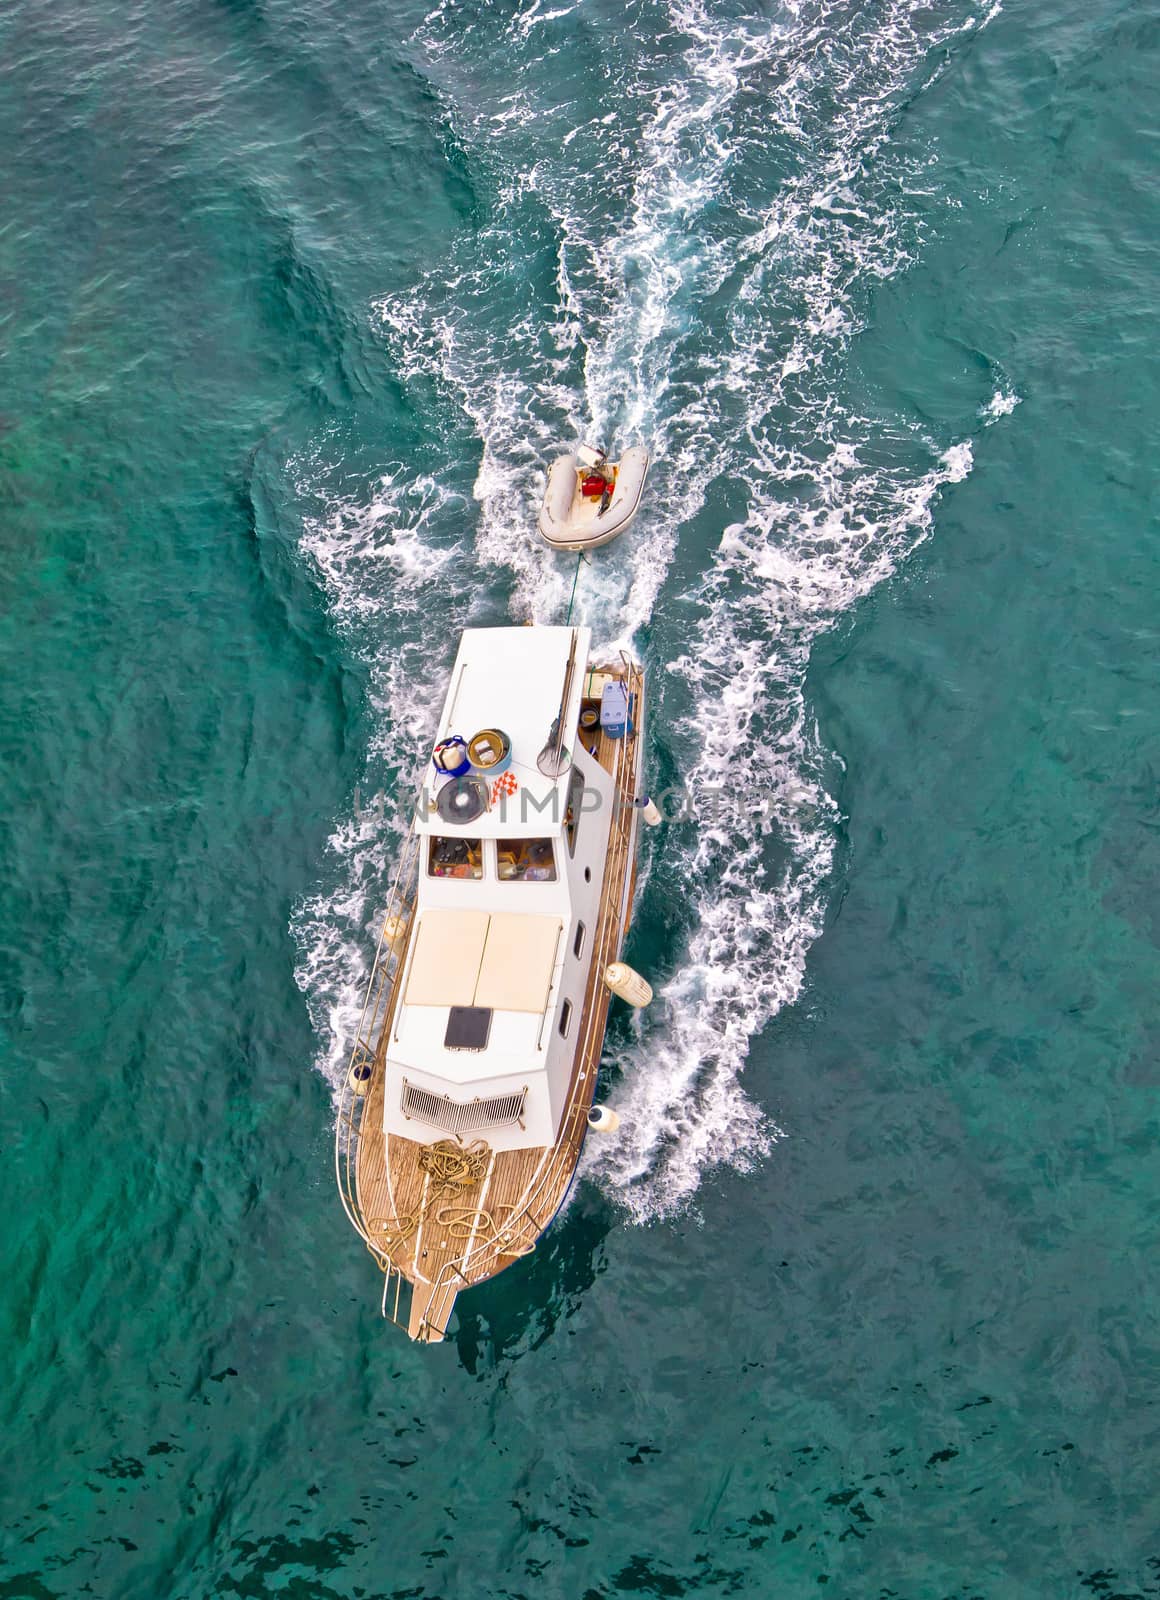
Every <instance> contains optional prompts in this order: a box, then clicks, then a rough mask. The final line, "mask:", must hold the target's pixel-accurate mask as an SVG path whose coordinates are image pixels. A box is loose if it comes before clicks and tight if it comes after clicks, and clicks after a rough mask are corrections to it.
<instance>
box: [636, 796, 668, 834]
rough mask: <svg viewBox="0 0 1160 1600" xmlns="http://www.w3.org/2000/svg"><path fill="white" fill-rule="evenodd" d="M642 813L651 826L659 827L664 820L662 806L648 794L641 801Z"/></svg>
mask: <svg viewBox="0 0 1160 1600" xmlns="http://www.w3.org/2000/svg"><path fill="white" fill-rule="evenodd" d="M640 814H641V816H642V817H643V818H644V820H645V821H646V822H647V823H648V825H649V827H650V828H659V827H660V825H661V822H662V821H663V820H664V819H663V818H662V817H661V808H660V806H658V805H657V803H656V801H655V800H650V799H649V797H648V795H647V794H646V795H645V796H644V798H643V799H642V800H641V802H640Z"/></svg>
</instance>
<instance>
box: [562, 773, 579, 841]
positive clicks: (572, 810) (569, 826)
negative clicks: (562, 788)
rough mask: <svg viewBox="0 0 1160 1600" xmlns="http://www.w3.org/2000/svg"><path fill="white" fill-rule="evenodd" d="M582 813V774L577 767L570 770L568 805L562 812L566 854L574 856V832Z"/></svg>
mask: <svg viewBox="0 0 1160 1600" xmlns="http://www.w3.org/2000/svg"><path fill="white" fill-rule="evenodd" d="M583 811H584V774H583V773H582V772H581V771H580V768H579V767H578V766H574V767H573V768H572V773H571V776H570V777H569V779H568V804H567V807H566V809H565V811H564V837H565V838H566V839H567V841H568V854H569V855H570V856H574V855H575V854H576V832H577V829H578V828H579V826H580V817H581V815H582V814H583Z"/></svg>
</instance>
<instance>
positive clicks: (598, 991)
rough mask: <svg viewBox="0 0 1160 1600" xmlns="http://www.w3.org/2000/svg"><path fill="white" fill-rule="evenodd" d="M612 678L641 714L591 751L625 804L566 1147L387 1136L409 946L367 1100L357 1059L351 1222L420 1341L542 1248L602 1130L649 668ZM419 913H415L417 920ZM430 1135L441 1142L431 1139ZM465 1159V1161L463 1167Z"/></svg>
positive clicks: (344, 1115)
mask: <svg viewBox="0 0 1160 1600" xmlns="http://www.w3.org/2000/svg"><path fill="white" fill-rule="evenodd" d="M598 670H599V671H601V672H602V673H604V674H609V673H610V672H611V673H615V674H622V675H623V676H624V677H625V679H626V680H627V681H626V687H627V688H628V690H629V693H630V695H631V697H632V705H633V715H632V719H631V722H630V725H629V727H628V728H627V730H626V732H625V734H624V736H623V737H620V738H613V737H611V736H608V735H606V734H605V733H604V732H603V731H596V732H588V733H586V734H584V735H583V737H584V738H585V740H586V741H587V743H588V745H589V746H590V748H589V754H590V755H592V756H593V757H594V758H595V759H597V760H599V762H600V764H601V766H602V767H604V769H605V771H606V772H608V773H609V774H610V775H611V776H612V777H613V780H614V784H615V803H614V807H613V816H612V820H611V824H610V831H609V841H608V847H607V853H606V855H605V858H604V871H603V881H602V884H601V893H600V901H599V907H600V909H599V915H598V920H597V922H596V926H595V928H594V929H593V930H592V947H591V948H592V954H591V960H590V963H589V966H588V969H587V974H586V978H585V987H584V996H583V1002H582V1004H581V1006H579V1007H578V1008H577V1009H578V1011H579V1018H580V1020H579V1026H578V1028H577V1029H576V1033H575V1038H576V1050H575V1054H574V1056H573V1058H572V1063H571V1072H570V1077H569V1081H568V1088H567V1094H566V1097H565V1102H564V1108H563V1112H562V1115H561V1118H560V1122H559V1125H558V1130H557V1134H556V1138H555V1141H554V1142H553V1143H552V1144H550V1145H539V1146H535V1147H530V1148H517V1149H507V1150H494V1149H491V1148H489V1147H488V1146H487V1145H486V1144H485V1143H484V1142H483V1141H482V1140H481V1141H478V1142H477V1143H476V1145H475V1146H473V1145H472V1144H471V1143H470V1141H456V1140H452V1139H448V1138H447V1136H446V1135H441V1134H440V1132H439V1130H438V1129H436V1128H431V1129H430V1130H428V1129H425V1128H423V1129H420V1128H418V1127H417V1128H416V1134H417V1137H415V1138H410V1137H403V1136H401V1135H399V1134H397V1133H388V1132H385V1130H384V1122H385V1118H384V1109H385V1107H384V1100H385V1096H386V1094H387V1092H388V1075H387V1072H386V1070H385V1050H384V1049H383V1048H382V1047H381V1041H383V1040H385V1039H386V1038H388V1037H389V1036H390V1029H391V1024H392V1017H393V1011H394V1006H395V1005H396V1004H397V993H396V992H394V991H392V990H391V989H390V985H391V984H392V982H395V985H396V989H397V975H398V973H399V972H400V971H401V970H402V968H403V966H404V964H405V958H406V946H405V944H404V945H403V946H401V947H400V948H399V949H398V950H397V951H395V952H393V953H392V954H391V955H390V956H389V957H388V960H387V963H386V965H385V966H384V974H385V976H384V978H383V985H384V994H383V996H382V999H381V1003H380V1002H379V1001H376V1002H375V1004H376V1011H375V1014H376V1015H377V1016H378V1018H379V1024H378V1025H377V1026H376V1029H375V1032H374V1037H373V1038H370V1037H368V1039H367V1041H366V1044H365V1056H364V1057H363V1058H361V1059H365V1061H366V1062H368V1063H370V1065H371V1067H372V1071H371V1078H370V1082H369V1086H368V1089H367V1092H366V1093H365V1094H358V1093H356V1092H355V1091H354V1090H353V1082H354V1065H355V1064H354V1063H352V1078H351V1086H349V1087H348V1094H347V1097H346V1100H345V1102H344V1105H343V1107H342V1110H341V1112H340V1117H339V1124H338V1130H337V1142H336V1171H337V1175H338V1180H339V1187H340V1191H341V1192H342V1195H343V1200H344V1204H345V1205H346V1209H347V1212H348V1214H349V1215H350V1218H351V1221H352V1222H353V1223H354V1226H355V1227H356V1229H357V1230H358V1232H359V1233H360V1234H361V1235H362V1237H363V1239H364V1241H365V1242H366V1244H367V1247H368V1249H369V1250H370V1251H371V1254H372V1255H373V1256H374V1258H375V1260H376V1261H377V1263H378V1265H379V1266H380V1268H381V1269H382V1271H383V1272H384V1274H385V1281H384V1293H383V1310H384V1314H386V1315H388V1316H390V1317H391V1318H392V1320H395V1321H397V1322H398V1323H399V1324H400V1325H401V1326H403V1327H405V1328H406V1330H407V1332H408V1333H409V1334H410V1336H411V1338H412V1339H417V1340H421V1341H425V1342H434V1341H438V1340H440V1339H442V1338H443V1337H444V1334H445V1332H446V1329H447V1324H448V1321H449V1319H450V1317H451V1313H452V1309H453V1306H454V1303H455V1299H456V1296H457V1295H458V1294H459V1293H461V1292H462V1291H463V1290H464V1289H467V1288H470V1287H472V1286H474V1285H475V1284H478V1283H482V1282H484V1281H485V1280H486V1279H488V1278H491V1277H494V1276H496V1275H497V1274H498V1273H500V1272H502V1271H503V1270H504V1269H505V1268H506V1267H508V1266H510V1265H511V1264H512V1263H513V1262H514V1261H517V1260H520V1259H521V1258H522V1257H524V1256H526V1255H528V1254H530V1253H531V1252H532V1250H534V1249H535V1246H536V1243H537V1241H538V1239H539V1238H540V1236H541V1235H542V1234H543V1233H544V1231H545V1230H546V1229H547V1228H548V1227H549V1226H550V1224H551V1222H552V1219H553V1218H554V1216H555V1215H556V1213H557V1212H558V1210H559V1209H560V1206H561V1205H562V1203H563V1200H564V1198H565V1195H566V1194H567V1191H568V1188H569V1186H570V1184H571V1182H572V1179H573V1176H574V1174H575V1170H576V1166H577V1163H578V1161H579V1158H580V1152H581V1150H582V1148H583V1144H584V1139H585V1136H586V1134H587V1131H588V1112H589V1110H590V1108H591V1106H592V1101H593V1096H594V1094H595V1090H596V1079H597V1073H598V1070H599V1065H600V1057H601V1053H602V1050H603V1043H604V1033H605V1028H606V1025H607V1020H608V1010H609V1004H610V1001H611V998H612V997H611V995H610V992H609V990H608V988H607V987H606V985H605V983H604V972H605V969H606V967H607V966H608V965H609V964H610V963H611V962H613V961H616V960H617V959H618V958H619V956H620V954H621V951H622V947H623V944H624V939H625V935H626V933H627V930H628V924H629V918H630V916H631V910H632V894H633V889H634V886H635V863H636V846H637V835H638V831H639V822H640V810H639V807H638V805H637V803H636V802H637V797H638V795H639V793H640V780H641V764H642V751H643V743H644V722H643V719H644V692H643V691H644V685H643V677H642V675H641V673H640V670H639V668H637V667H636V666H635V665H634V664H632V663H629V662H627V661H621V662H618V663H616V664H614V665H613V666H612V667H611V668H609V667H604V668H601V669H598ZM404 898H405V892H404ZM399 914H400V913H398V912H396V913H395V915H399ZM406 915H407V913H406V911H405V910H404V911H403V912H402V916H403V919H404V920H405V918H406ZM389 920H390V919H388V921H389ZM392 974H394V978H392ZM369 1003H370V1001H369V1000H368V1004H369ZM376 1039H377V1040H378V1041H380V1043H379V1044H378V1045H376V1043H375V1040H376ZM357 1055H358V1049H357V1048H356V1056H357ZM425 1135H429V1142H424V1136H425ZM441 1147H442V1149H443V1156H442V1157H439V1158H436V1159H433V1157H432V1151H433V1150H435V1151H438V1150H439V1149H440V1148H441ZM456 1155H460V1156H461V1157H462V1159H461V1160H460V1161H459V1162H458V1163H457V1161H456V1159H455V1157H456ZM433 1167H435V1169H436V1170H432V1168H433ZM457 1167H458V1170H456V1168H457Z"/></svg>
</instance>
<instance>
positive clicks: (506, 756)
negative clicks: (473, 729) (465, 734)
mask: <svg viewBox="0 0 1160 1600" xmlns="http://www.w3.org/2000/svg"><path fill="white" fill-rule="evenodd" d="M467 756H468V760H469V761H470V762H471V770H472V771H473V772H478V773H479V774H480V775H481V776H482V777H484V778H498V777H499V775H500V773H501V772H506V771H507V769H508V768H509V767H510V766H511V764H512V742H511V740H510V739H509V738H508V736H507V734H506V733H505V732H504V731H503V729H502V728H481V729H480V730H479V732H478V733H477V734H475V735H474V736H473V737H472V738H471V739H469V740H468V742H467Z"/></svg>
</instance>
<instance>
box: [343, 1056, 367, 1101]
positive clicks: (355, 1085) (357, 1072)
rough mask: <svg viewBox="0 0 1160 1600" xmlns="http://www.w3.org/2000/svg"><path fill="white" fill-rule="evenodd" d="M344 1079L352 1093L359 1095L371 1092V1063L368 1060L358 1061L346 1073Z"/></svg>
mask: <svg viewBox="0 0 1160 1600" xmlns="http://www.w3.org/2000/svg"><path fill="white" fill-rule="evenodd" d="M346 1081H347V1084H348V1086H349V1088H350V1092H351V1093H352V1094H357V1095H359V1096H360V1097H362V1096H364V1095H368V1094H369V1093H370V1092H371V1064H370V1062H369V1061H360V1062H359V1063H358V1065H357V1066H354V1067H352V1068H351V1069H350V1071H349V1072H348V1073H347V1075H346Z"/></svg>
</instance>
